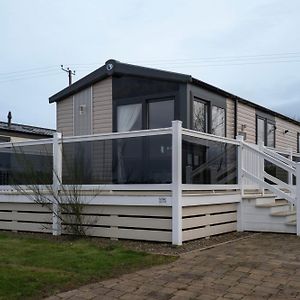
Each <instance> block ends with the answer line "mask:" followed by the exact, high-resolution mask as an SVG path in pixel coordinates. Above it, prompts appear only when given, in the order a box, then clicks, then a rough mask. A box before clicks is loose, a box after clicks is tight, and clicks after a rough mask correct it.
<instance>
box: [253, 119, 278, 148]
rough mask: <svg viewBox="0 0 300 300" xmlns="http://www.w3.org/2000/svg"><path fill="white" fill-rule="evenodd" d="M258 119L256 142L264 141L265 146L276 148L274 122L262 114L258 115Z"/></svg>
mask: <svg viewBox="0 0 300 300" xmlns="http://www.w3.org/2000/svg"><path fill="white" fill-rule="evenodd" d="M256 120H257V121H256V142H257V143H259V142H263V144H264V145H265V146H268V147H272V148H275V131H276V126H275V124H274V122H272V121H270V120H268V119H266V118H263V117H260V116H257V118H256Z"/></svg>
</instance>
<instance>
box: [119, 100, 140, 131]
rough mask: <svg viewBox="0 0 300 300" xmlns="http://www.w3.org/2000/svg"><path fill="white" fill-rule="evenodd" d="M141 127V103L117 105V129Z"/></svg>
mask: <svg viewBox="0 0 300 300" xmlns="http://www.w3.org/2000/svg"><path fill="white" fill-rule="evenodd" d="M141 129H142V104H140V103H137V104H128V105H119V106H118V108H117V131H118V132H122V131H132V130H141Z"/></svg>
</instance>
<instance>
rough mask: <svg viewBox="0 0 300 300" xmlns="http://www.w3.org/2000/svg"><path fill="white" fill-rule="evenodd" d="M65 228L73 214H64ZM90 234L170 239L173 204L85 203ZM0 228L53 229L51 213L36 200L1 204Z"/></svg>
mask: <svg viewBox="0 0 300 300" xmlns="http://www.w3.org/2000/svg"><path fill="white" fill-rule="evenodd" d="M62 219H63V220H64V221H65V223H63V226H62V229H63V233H65V234H67V233H68V232H70V230H67V228H68V227H67V226H66V224H67V223H72V222H73V220H74V219H75V218H74V215H72V214H63V217H62ZM81 221H82V223H83V226H84V229H85V231H86V234H87V235H90V236H97V237H107V238H116V239H133V240H147V241H160V242H171V239H172V217H171V208H170V207H154V206H127V205H126V206H122V205H86V206H85V207H84V209H83V214H82V216H81ZM0 230H11V231H28V232H43V233H51V232H52V212H50V211H49V210H48V209H47V208H46V207H42V206H41V205H38V204H35V203H0Z"/></svg>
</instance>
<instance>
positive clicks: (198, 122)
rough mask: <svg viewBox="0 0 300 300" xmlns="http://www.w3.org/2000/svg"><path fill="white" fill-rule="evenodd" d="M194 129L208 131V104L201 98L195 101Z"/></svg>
mask: <svg viewBox="0 0 300 300" xmlns="http://www.w3.org/2000/svg"><path fill="white" fill-rule="evenodd" d="M193 129H194V130H197V131H201V132H207V105H206V104H205V103H204V102H201V101H199V100H194V101H193Z"/></svg>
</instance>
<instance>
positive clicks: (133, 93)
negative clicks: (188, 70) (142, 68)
mask: <svg viewBox="0 0 300 300" xmlns="http://www.w3.org/2000/svg"><path fill="white" fill-rule="evenodd" d="M178 90H179V84H178V83H177V82H171V81H166V80H158V79H151V78H143V77H135V76H122V77H113V100H117V99H122V98H132V97H144V96H146V97H147V96H150V95H157V94H160V93H174V92H176V91H178Z"/></svg>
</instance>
